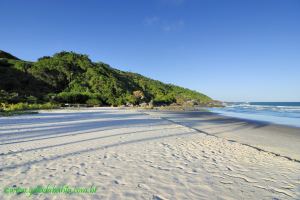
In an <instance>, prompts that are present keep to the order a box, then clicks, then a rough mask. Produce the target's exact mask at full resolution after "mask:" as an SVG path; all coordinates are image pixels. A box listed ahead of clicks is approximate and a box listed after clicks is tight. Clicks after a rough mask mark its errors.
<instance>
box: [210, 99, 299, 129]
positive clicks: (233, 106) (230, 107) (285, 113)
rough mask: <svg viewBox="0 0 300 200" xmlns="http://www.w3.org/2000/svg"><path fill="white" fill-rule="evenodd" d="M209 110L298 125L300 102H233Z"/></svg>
mask: <svg viewBox="0 0 300 200" xmlns="http://www.w3.org/2000/svg"><path fill="white" fill-rule="evenodd" d="M224 106H225V107H224V108H211V109H210V110H211V111H213V112H216V113H219V114H222V115H225V116H230V117H237V118H243V119H250V120H259V121H265V122H270V123H275V124H283V125H289V126H296V127H300V102H235V103H224Z"/></svg>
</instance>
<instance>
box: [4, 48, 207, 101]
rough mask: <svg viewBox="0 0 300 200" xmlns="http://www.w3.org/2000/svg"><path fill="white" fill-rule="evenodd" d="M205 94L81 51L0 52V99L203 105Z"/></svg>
mask: <svg viewBox="0 0 300 200" xmlns="http://www.w3.org/2000/svg"><path fill="white" fill-rule="evenodd" d="M211 101H212V99H211V98H209V97H208V96H206V95H204V94H201V93H199V92H196V91H192V90H189V89H185V88H182V87H179V86H175V85H171V84H165V83H162V82H160V81H156V80H153V79H150V78H147V77H144V76H142V75H140V74H136V73H131V72H124V71H120V70H117V69H114V68H112V67H110V66H109V65H107V64H104V63H101V62H98V63H95V62H92V61H91V60H90V59H89V58H88V56H87V55H82V54H77V53H74V52H60V53H56V54H54V55H53V56H51V57H49V56H45V57H42V58H40V59H38V61H37V62H27V61H23V60H19V59H17V58H16V57H14V56H12V55H10V54H9V53H6V52H4V51H0V102H2V103H18V102H28V103H44V102H57V103H82V104H85V103H88V104H93V105H114V106H118V105H126V104H132V105H137V104H140V103H149V102H153V103H154V104H156V105H162V104H166V105H168V104H171V103H177V104H184V103H186V102H193V103H194V104H208V103H210V102H211Z"/></svg>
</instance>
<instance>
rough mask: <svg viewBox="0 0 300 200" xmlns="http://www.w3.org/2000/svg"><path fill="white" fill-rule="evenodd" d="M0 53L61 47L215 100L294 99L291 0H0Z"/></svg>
mask: <svg viewBox="0 0 300 200" xmlns="http://www.w3.org/2000/svg"><path fill="white" fill-rule="evenodd" d="M0 7H1V29H0V30H1V31H0V49H2V50H4V51H8V52H10V53H12V54H14V55H16V56H18V57H20V58H22V59H25V60H36V59H37V58H39V57H41V56H44V55H52V54H54V53H55V52H58V51H61V50H68V51H69V50H72V51H76V52H79V53H85V54H88V55H89V56H90V58H91V59H92V60H94V61H103V62H106V63H108V64H110V65H112V66H113V67H116V68H119V69H122V70H127V71H132V72H138V73H140V74H143V75H146V76H149V77H151V78H154V79H158V80H161V81H164V82H168V83H173V84H178V85H180V86H184V87H187V88H191V89H194V90H197V91H200V92H203V93H205V94H207V95H209V96H211V97H213V98H215V99H219V100H224V101H300V78H299V77H300V1H298V0H235V1H234V0H110V1H107V0H42V1H41V0H26V1H23V0H0Z"/></svg>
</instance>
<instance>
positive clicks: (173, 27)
mask: <svg viewBox="0 0 300 200" xmlns="http://www.w3.org/2000/svg"><path fill="white" fill-rule="evenodd" d="M144 24H145V25H147V26H153V27H157V28H159V29H161V30H162V31H164V32H171V31H177V30H180V29H182V28H183V27H184V24H185V23H184V20H182V19H179V20H163V19H161V18H159V17H157V16H153V17H147V18H145V20H144Z"/></svg>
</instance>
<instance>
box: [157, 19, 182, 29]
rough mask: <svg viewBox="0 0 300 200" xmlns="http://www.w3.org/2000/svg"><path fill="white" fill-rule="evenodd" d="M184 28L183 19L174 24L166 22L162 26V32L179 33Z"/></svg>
mask: <svg viewBox="0 0 300 200" xmlns="http://www.w3.org/2000/svg"><path fill="white" fill-rule="evenodd" d="M183 26H184V21H183V20H182V19H180V20H177V21H174V22H165V23H164V24H163V25H162V30H163V31H165V32H170V31H177V30H180V29H182V28H183Z"/></svg>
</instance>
